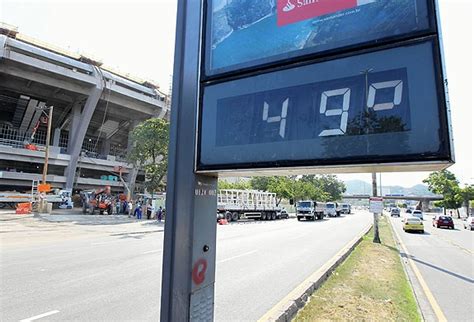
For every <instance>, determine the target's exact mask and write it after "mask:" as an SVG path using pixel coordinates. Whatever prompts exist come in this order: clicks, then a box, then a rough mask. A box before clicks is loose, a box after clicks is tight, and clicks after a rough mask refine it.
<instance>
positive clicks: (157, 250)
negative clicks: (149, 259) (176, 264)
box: [143, 249, 161, 254]
mask: <svg viewBox="0 0 474 322" xmlns="http://www.w3.org/2000/svg"><path fill="white" fill-rule="evenodd" d="M159 252H161V250H160V249H154V250H149V251H147V252H143V254H152V253H159Z"/></svg>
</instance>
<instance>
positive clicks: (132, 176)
mask: <svg viewBox="0 0 474 322" xmlns="http://www.w3.org/2000/svg"><path fill="white" fill-rule="evenodd" d="M139 123H140V121H139V120H132V121H131V122H130V126H129V128H128V142H127V154H128V153H130V151H131V150H132V148H133V142H132V131H133V129H134V128H135V127H136V126H137V125H138V124H139ZM137 175H138V169H136V168H135V166H133V168H132V169H130V172H129V173H128V176H127V184H128V187H129V188H130V191H132V193H133V191H135V181H136V180H137Z"/></svg>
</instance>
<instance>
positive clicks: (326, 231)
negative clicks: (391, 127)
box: [0, 212, 372, 321]
mask: <svg viewBox="0 0 474 322" xmlns="http://www.w3.org/2000/svg"><path fill="white" fill-rule="evenodd" d="M31 220H33V219H31ZM371 220H372V216H371V215H370V214H369V213H366V212H360V213H357V214H353V215H347V216H342V217H340V218H331V219H326V220H324V221H316V222H298V221H297V220H296V219H288V220H282V221H271V222H252V223H239V224H231V225H226V226H218V248H217V249H218V250H217V277H216V306H215V318H216V321H255V320H257V319H258V318H260V317H261V316H262V315H263V314H264V313H266V312H267V311H268V310H269V309H271V308H272V307H273V306H274V305H275V304H277V303H278V302H279V301H280V300H281V299H282V298H283V297H284V296H285V295H287V294H288V293H289V292H290V291H291V290H293V289H294V288H295V287H296V286H297V285H298V284H300V283H301V282H302V281H304V279H305V278H307V277H308V276H309V275H310V274H311V273H313V272H314V271H316V270H317V269H319V268H320V267H321V266H323V265H324V263H325V262H327V261H328V260H329V259H330V258H332V257H333V256H334V255H335V254H336V253H337V252H338V251H339V250H340V249H341V248H342V247H343V246H345V245H346V244H347V243H348V242H349V241H351V240H352V239H353V238H354V237H355V236H356V235H358V234H359V233H360V232H361V231H362V230H363V229H364V228H365V227H367V225H368V224H369V223H370V222H371ZM126 225H132V224H122V225H120V226H119V225H117V226H115V230H117V229H118V230H120V231H121V232H114V231H112V230H110V229H106V226H103V227H104V228H102V227H98V226H94V227H93V229H92V228H89V226H87V225H68V224H61V225H59V224H58V225H54V224H53V223H42V224H41V225H40V226H38V227H40V228H35V229H29V230H28V229H20V228H19V227H21V222H20V223H17V224H16V225H15V228H14V229H13V228H11V229H12V231H8V230H7V231H3V233H2V234H1V236H0V237H1V238H2V239H1V240H3V243H2V247H1V253H0V273H1V279H0V282H1V285H0V288H1V290H2V291H1V294H0V320H1V321H18V320H22V319H28V318H30V319H31V318H32V317H34V318H38V319H41V320H46V321H65V320H80V321H99V320H101V321H106V320H107V321H124V320H143V321H151V320H156V319H157V318H158V316H159V306H160V280H161V260H162V245H163V243H162V242H163V232H162V231H160V230H159V229H149V230H147V231H140V230H137V228H136V227H135V226H134V228H133V229H132V228H130V229H129V231H127V229H126V228H125V227H131V226H126ZM116 227H120V228H116ZM30 228H31V227H30ZM157 228H159V227H158V226H157ZM161 228H162V227H161ZM101 229H104V231H105V232H104V233H101ZM38 230H42V231H41V233H42V234H46V235H47V236H48V238H44V236H43V237H41V238H39V237H38V236H36V235H33V231H34V232H35V233H38ZM124 230H125V231H124ZM65 232H68V233H69V232H70V233H71V235H72V236H74V238H68V235H67V234H65ZM56 235H57V236H58V237H57V238H55V237H54V236H56ZM28 236H30V237H31V238H32V239H31V240H29V239H28V238H29V237H28ZM33 237H34V238H33ZM11 238H18V239H21V240H22V242H21V243H18V244H17V243H7V242H6V241H7V239H9V240H10V239H11ZM38 238H39V239H38ZM36 240H39V241H40V242H35V241H36Z"/></svg>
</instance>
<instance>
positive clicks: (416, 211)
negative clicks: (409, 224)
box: [411, 210, 423, 220]
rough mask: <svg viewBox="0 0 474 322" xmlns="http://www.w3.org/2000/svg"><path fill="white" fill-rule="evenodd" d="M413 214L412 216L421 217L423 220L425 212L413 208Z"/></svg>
mask: <svg viewBox="0 0 474 322" xmlns="http://www.w3.org/2000/svg"><path fill="white" fill-rule="evenodd" d="M411 215H412V217H417V218H420V220H423V212H422V211H421V210H413V212H412V213H411Z"/></svg>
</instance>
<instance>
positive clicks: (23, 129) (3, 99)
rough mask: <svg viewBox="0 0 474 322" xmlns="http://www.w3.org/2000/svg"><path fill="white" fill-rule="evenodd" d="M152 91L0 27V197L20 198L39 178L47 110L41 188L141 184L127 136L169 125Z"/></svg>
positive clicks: (162, 102) (162, 100)
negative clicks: (162, 121) (157, 121)
mask: <svg viewBox="0 0 474 322" xmlns="http://www.w3.org/2000/svg"><path fill="white" fill-rule="evenodd" d="M168 103H169V102H168V97H167V95H165V94H164V93H162V92H161V91H160V90H159V89H158V87H157V86H155V85H153V84H151V83H150V82H146V81H141V80H137V79H134V78H132V77H129V76H128V75H127V76H125V75H122V74H120V73H118V72H114V71H112V70H111V69H107V68H105V67H103V66H102V63H100V62H97V61H94V60H93V59H90V58H87V57H84V56H82V55H76V54H71V53H68V52H65V51H62V50H61V49H58V48H55V47H52V46H49V45H45V44H43V43H41V42H38V41H35V40H32V39H29V38H27V37H25V36H23V35H21V34H19V33H18V32H17V31H16V30H15V29H14V28H9V27H5V25H1V24H0V191H2V190H12V189H15V190H26V189H28V188H31V182H32V180H34V179H40V178H41V173H42V170H43V164H44V157H45V152H44V150H45V148H44V147H45V144H46V130H47V124H46V123H47V122H46V121H47V119H46V118H45V117H44V114H42V113H43V112H42V111H43V110H44V109H45V108H48V107H50V106H53V117H52V119H51V120H52V127H51V140H50V153H49V162H48V163H49V166H48V176H47V181H48V182H49V183H51V184H52V186H53V187H55V188H63V189H74V190H84V189H96V188H99V187H103V186H104V185H110V186H111V187H112V190H114V191H117V192H118V191H123V190H124V184H123V183H122V181H121V178H122V180H124V182H126V183H127V185H128V186H130V187H131V188H132V189H133V187H134V186H135V184H137V185H140V183H141V182H143V181H144V174H143V173H142V172H141V171H140V169H135V168H134V167H133V166H131V165H130V164H128V163H127V162H126V156H127V153H128V151H129V150H130V148H131V144H130V140H131V135H130V134H131V131H132V130H133V128H134V127H135V126H136V125H137V124H139V123H140V122H142V121H144V120H146V119H149V118H152V117H159V118H168V117H169V104H168Z"/></svg>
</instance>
